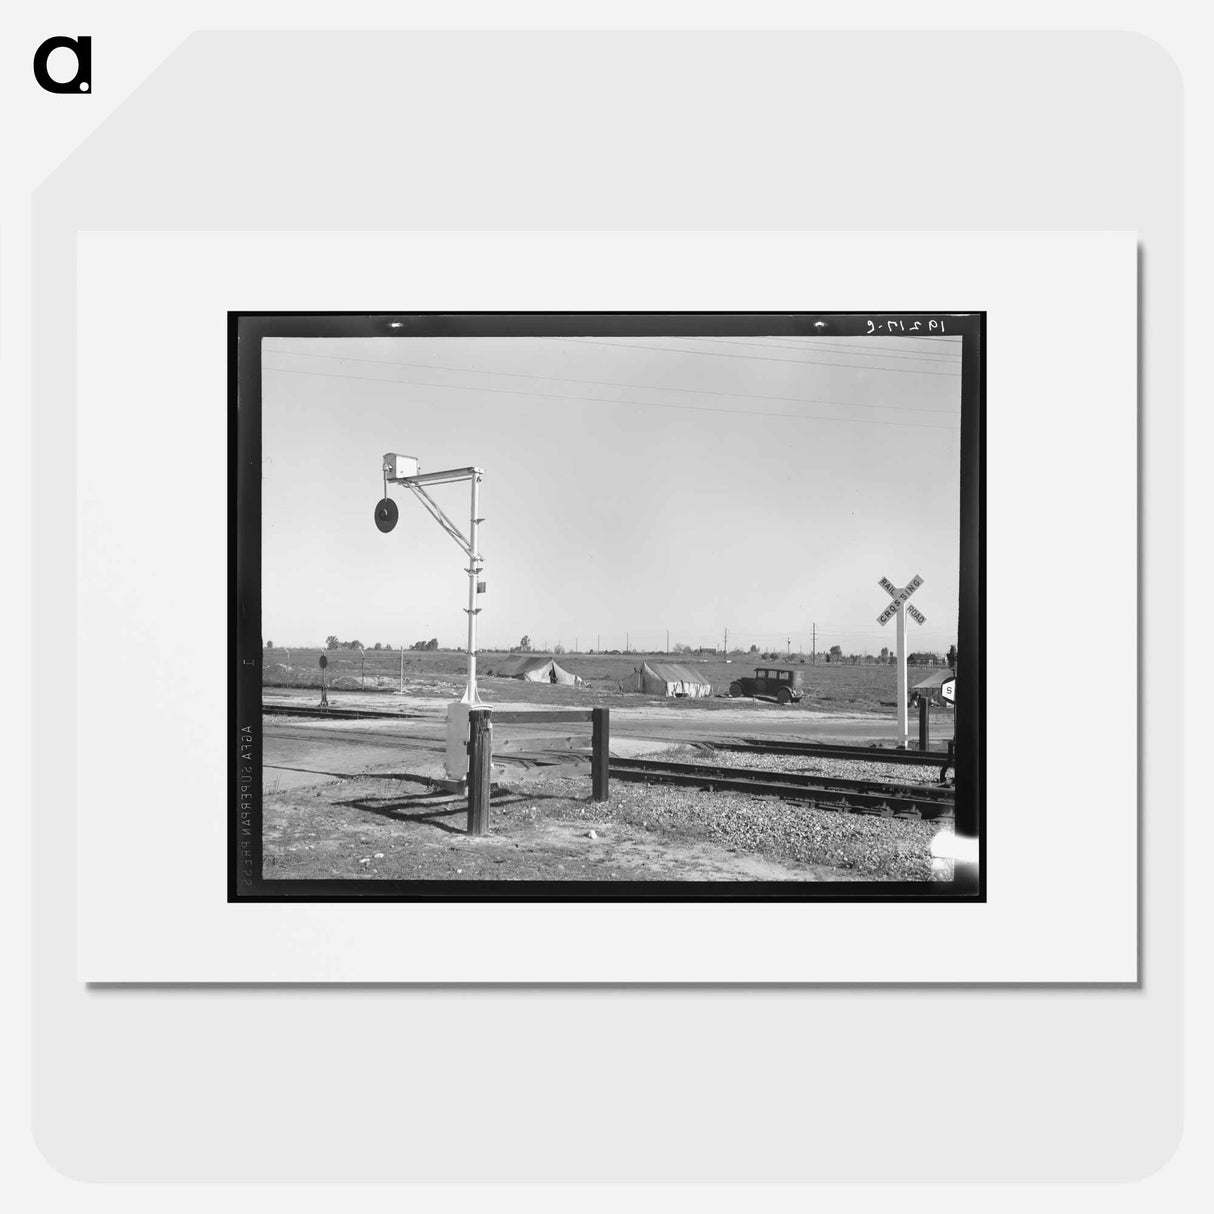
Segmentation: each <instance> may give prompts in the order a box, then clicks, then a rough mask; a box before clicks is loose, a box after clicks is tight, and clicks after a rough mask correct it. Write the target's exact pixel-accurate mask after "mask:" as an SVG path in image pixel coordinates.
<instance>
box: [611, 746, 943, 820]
mask: <svg viewBox="0 0 1214 1214" xmlns="http://www.w3.org/2000/svg"><path fill="white" fill-rule="evenodd" d="M609 775H610V776H611V778H612V779H615V780H630V781H634V782H642V783H659V784H684V785H691V786H693V787H698V788H707V789H708V790H709V791H710V792H713V791H716V790H717V789H722V790H729V791H731V792H745V793H754V794H756V795H760V796H776V797H781V798H783V799H785V800H796V801H809V802H810V803H811V804H812V805H814V806H815V807H816V808H818V809H828V810H837V811H841V812H844V813H866V814H877V815H880V816H882V817H904V818H945V817H952V816H953V802H952V800H949V799H945V798H944V797H941V796H939V794H940V793H941V791H942V790H940V789H930V788H923V789H920V788H914V789H912V790H907V789H906V786H891V787H885V786H882V785H881V784H880V783H877V784H876V785H875V788H874V789H873V790H871V791H859V790H855V789H848V788H840V787H837V786H834V785H837V784H838V783H839V782H838V781H835V782H833V785H832V782H831V781H830V780H828V779H819V778H817V777H814V776H812V775H808V774H806V775H802V774H801V773H792V772H767V771H754V770H750V769H747V768H742V767H734V768H723V767H709V766H705V765H701V764H695V763H662V762H658V761H655V760H649V759H612V760H611V762H610V766H609ZM912 794H913V795H912ZM921 794H926V795H921Z"/></svg>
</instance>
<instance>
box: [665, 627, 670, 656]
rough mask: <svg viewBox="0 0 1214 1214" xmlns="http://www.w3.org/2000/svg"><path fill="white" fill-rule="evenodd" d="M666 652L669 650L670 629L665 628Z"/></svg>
mask: <svg viewBox="0 0 1214 1214" xmlns="http://www.w3.org/2000/svg"><path fill="white" fill-rule="evenodd" d="M666 652H667V653H669V652H670V629H669V628H667V629H666Z"/></svg>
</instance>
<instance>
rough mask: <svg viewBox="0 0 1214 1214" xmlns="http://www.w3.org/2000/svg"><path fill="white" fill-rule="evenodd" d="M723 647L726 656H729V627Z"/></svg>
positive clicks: (726, 630)
mask: <svg viewBox="0 0 1214 1214" xmlns="http://www.w3.org/2000/svg"><path fill="white" fill-rule="evenodd" d="M723 648H724V651H725V656H726V657H729V629H728V628H726V629H725V644H724V646H723Z"/></svg>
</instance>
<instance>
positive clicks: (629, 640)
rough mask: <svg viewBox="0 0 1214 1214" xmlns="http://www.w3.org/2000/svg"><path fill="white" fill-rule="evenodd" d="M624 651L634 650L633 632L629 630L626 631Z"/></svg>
mask: <svg viewBox="0 0 1214 1214" xmlns="http://www.w3.org/2000/svg"><path fill="white" fill-rule="evenodd" d="M624 652H625V653H631V652H632V634H631V633H629V632H626V633H624Z"/></svg>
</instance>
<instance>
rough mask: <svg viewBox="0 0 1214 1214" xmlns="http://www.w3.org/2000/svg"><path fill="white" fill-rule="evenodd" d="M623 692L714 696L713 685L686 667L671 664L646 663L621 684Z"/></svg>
mask: <svg viewBox="0 0 1214 1214" xmlns="http://www.w3.org/2000/svg"><path fill="white" fill-rule="evenodd" d="M620 690H621V691H644V692H648V694H649V695H655V696H688V697H691V698H695V697H698V696H710V695H712V684H711V683H709V682H708V681H707V680H706V679H705V678H704V677H703V676H702V675H699V674H697V673H696V672H695V671H694V670H689V669H688V668H687V667H686V666H675V665H674V664H673V663H669V662H655V663H652V664H651V663H649V662H644V663H642V664H641V665H640V666H638V667H637V669H636V670H634V671H633V672H632V674H630V675H629V676H628V678H626V679H624V681H623V682H622V683H620Z"/></svg>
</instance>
